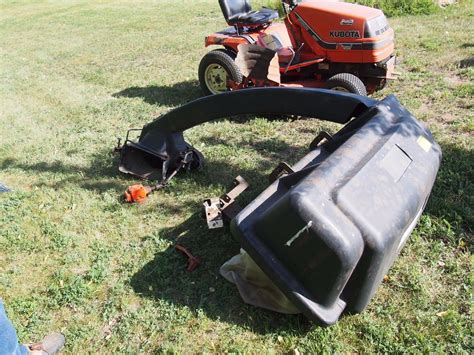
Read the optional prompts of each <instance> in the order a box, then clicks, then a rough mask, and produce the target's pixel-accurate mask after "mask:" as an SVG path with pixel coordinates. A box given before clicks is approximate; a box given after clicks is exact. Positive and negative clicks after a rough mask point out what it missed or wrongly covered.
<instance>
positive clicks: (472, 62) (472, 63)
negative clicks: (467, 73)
mask: <svg viewBox="0 0 474 355" xmlns="http://www.w3.org/2000/svg"><path fill="white" fill-rule="evenodd" d="M459 66H460V67H461V68H471V67H474V57H469V58H466V59H463V60H461V61H460V62H459Z"/></svg>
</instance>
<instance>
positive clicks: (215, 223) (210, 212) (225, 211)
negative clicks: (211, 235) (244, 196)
mask: <svg viewBox="0 0 474 355" xmlns="http://www.w3.org/2000/svg"><path fill="white" fill-rule="evenodd" d="M248 186H249V184H248V183H247V181H245V179H244V178H243V177H242V176H240V175H239V176H237V177H236V178H235V179H234V181H233V187H231V189H230V190H229V191H228V192H227V193H225V194H223V195H222V196H221V197H213V198H209V199H206V200H204V202H203V207H204V216H205V217H206V221H207V226H208V228H209V229H216V228H222V227H224V221H225V222H229V221H230V220H232V218H234V217H235V216H236V215H237V214H238V213H239V212H240V211H241V210H242V208H241V207H240V206H239V204H238V203H237V202H236V201H235V199H236V198H237V196H239V195H240V194H241V193H242V192H244V191H245V190H246V189H247V188H248Z"/></svg>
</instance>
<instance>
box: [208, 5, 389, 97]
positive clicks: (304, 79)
mask: <svg viewBox="0 0 474 355" xmlns="http://www.w3.org/2000/svg"><path fill="white" fill-rule="evenodd" d="M219 4H220V7H221V9H222V12H223V14H224V17H225V19H226V21H227V23H228V24H229V25H230V26H231V27H228V28H226V29H224V30H222V31H220V32H216V33H214V34H211V35H209V36H207V37H206V39H205V45H206V47H207V46H211V45H218V46H221V47H223V48H219V49H214V50H212V51H210V52H209V53H207V54H206V55H205V56H204V57H203V58H202V60H201V63H200V65H199V81H200V84H201V87H202V89H203V90H204V92H205V93H206V94H217V93H221V92H225V91H228V90H235V89H242V88H246V87H254V86H294V87H319V88H327V89H335V90H341V91H346V92H351V93H355V94H359V95H367V94H371V93H373V92H375V91H377V90H381V89H382V88H384V87H385V85H386V84H387V81H388V80H389V79H392V78H393V74H394V67H395V55H394V32H393V29H392V28H390V26H389V24H388V22H387V19H386V18H385V16H384V14H383V12H382V11H381V10H378V9H374V8H370V7H367V6H362V5H356V4H351V3H346V2H342V1H338V0H306V1H297V0H282V5H283V9H284V12H285V17H284V23H281V22H272V21H273V20H275V19H277V18H278V12H277V11H276V10H272V9H268V8H262V9H261V10H259V11H253V10H252V8H251V6H250V3H249V1H248V0H219ZM243 52H244V53H243ZM242 53H243V54H242ZM268 53H270V55H269V56H268ZM262 56H263V57H265V56H266V57H267V60H266V66H267V71H266V72H265V73H264V79H265V80H260V79H262V75H261V71H260V76H258V75H254V77H252V68H250V69H249V68H248V66H249V65H250V67H252V66H255V65H254V64H255V61H253V62H252V60H254V59H255V58H256V57H258V58H260V59H261V57H262ZM272 59H273V60H272ZM251 62H252V63H253V64H249V63H251ZM264 62H265V60H264ZM257 66H258V64H257ZM246 67H247V69H246ZM268 68H270V69H268ZM271 68H276V69H273V74H272V73H271V72H272V69H271ZM275 70H276V73H275ZM257 71H258V70H257ZM257 71H254V73H255V72H257ZM275 74H276V75H275ZM258 77H259V78H258Z"/></svg>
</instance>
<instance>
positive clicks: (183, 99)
mask: <svg viewBox="0 0 474 355" xmlns="http://www.w3.org/2000/svg"><path fill="white" fill-rule="evenodd" d="M202 95H203V93H202V91H201V89H200V87H199V82H198V81H197V80H190V81H183V82H181V83H176V84H174V85H172V86H156V85H151V86H145V87H136V86H134V87H130V88H127V89H124V90H122V91H120V92H117V93H115V94H113V95H112V96H113V97H129V98H134V97H139V98H142V99H143V101H145V102H146V103H148V104H150V105H163V106H178V105H181V104H184V103H187V102H190V101H192V100H195V99H197V98H198V97H201V96H202Z"/></svg>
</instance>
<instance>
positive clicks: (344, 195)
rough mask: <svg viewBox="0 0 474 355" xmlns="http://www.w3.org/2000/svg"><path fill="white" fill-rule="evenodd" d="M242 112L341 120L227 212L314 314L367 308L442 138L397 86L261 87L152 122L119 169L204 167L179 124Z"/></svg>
mask: <svg viewBox="0 0 474 355" xmlns="http://www.w3.org/2000/svg"><path fill="white" fill-rule="evenodd" d="M239 114H279V115H281V114H290V115H300V116H304V117H317V118H318V119H322V120H327V121H332V122H337V123H341V124H344V126H343V127H342V129H341V130H339V131H338V132H337V133H336V134H334V135H333V136H330V135H328V134H327V133H320V134H318V135H317V136H316V138H315V139H314V141H313V142H312V143H311V145H310V151H309V153H308V154H307V155H305V156H304V157H302V158H301V160H300V161H299V162H297V163H296V164H295V165H294V166H292V167H290V166H288V165H286V164H280V165H278V167H277V168H276V169H275V171H274V172H273V173H272V180H273V182H271V184H270V186H269V187H268V188H267V189H266V190H264V191H263V192H262V193H261V194H260V195H259V196H258V197H257V198H255V200H254V201H252V202H251V203H250V204H249V205H248V206H247V207H245V208H244V209H243V210H241V211H240V212H238V214H237V215H236V216H232V215H231V216H230V218H231V231H232V234H233V235H234V236H235V237H236V238H237V239H238V241H239V242H240V244H241V246H242V248H243V249H245V250H246V251H247V253H248V254H249V255H250V256H251V258H252V259H253V260H254V261H255V262H256V263H257V265H258V266H259V267H260V268H261V269H262V270H263V271H264V272H265V274H266V275H267V276H269V277H270V279H271V280H272V281H273V282H274V283H275V284H276V285H277V286H278V288H279V289H280V290H281V291H282V292H283V293H284V294H285V295H286V297H288V299H290V300H291V301H292V303H293V304H294V305H295V306H296V307H297V308H298V309H299V310H300V311H301V312H302V313H304V314H305V315H306V316H307V317H308V318H309V319H311V320H313V321H317V322H319V323H321V324H325V325H329V324H333V323H335V322H336V321H337V320H338V319H339V317H340V316H341V314H342V313H344V312H361V311H362V310H363V309H364V308H365V307H366V306H367V304H368V303H369V301H370V299H371V298H372V297H373V295H374V293H375V291H376V289H377V287H378V286H379V284H380V283H381V281H382V279H383V277H384V275H385V274H386V273H387V271H388V269H389V268H390V266H391V265H392V264H393V262H394V260H395V258H396V257H397V255H398V254H399V252H400V250H401V249H402V247H403V245H404V244H405V242H406V241H407V239H408V237H409V236H410V234H411V232H412V230H413V228H414V227H415V225H416V223H417V221H418V219H419V217H420V215H421V213H422V211H423V209H424V207H425V205H426V202H427V200H428V197H429V195H430V192H431V188H432V186H433V184H434V181H435V178H436V174H437V171H438V168H439V164H440V161H441V150H440V147H439V146H438V144H436V142H435V141H434V139H433V137H432V135H431V133H430V132H429V130H428V129H427V128H425V127H424V125H423V124H421V123H420V122H419V121H417V120H416V119H415V118H414V117H413V116H412V115H411V114H410V113H409V112H408V111H407V110H406V109H405V108H404V107H402V106H401V104H400V103H399V102H398V101H397V99H396V98H395V97H394V96H389V97H387V98H385V99H383V100H381V101H377V100H373V99H369V98H367V97H362V96H356V95H352V94H346V93H339V92H335V91H329V90H321V89H290V88H256V89H248V90H242V91H236V92H229V93H224V94H220V95H215V96H210V97H206V98H202V99H198V100H196V101H193V102H191V103H189V104H187V105H184V106H182V107H180V108H177V109H175V110H173V111H171V112H169V113H167V114H165V115H163V116H162V117H160V118H158V119H157V120H155V121H153V122H152V123H150V124H148V125H146V126H145V127H144V128H143V129H142V130H141V134H140V137H139V139H138V141H136V142H132V141H131V140H129V139H127V141H126V142H125V144H124V145H123V146H122V147H121V148H120V154H121V159H120V170H121V171H123V172H127V173H131V174H134V175H137V176H140V177H149V176H161V177H162V179H166V178H167V176H169V175H170V174H174V172H175V171H176V170H177V169H181V168H188V169H192V168H197V167H199V166H200V165H201V163H202V159H203V158H202V155H201V154H200V153H199V152H197V151H196V150H195V149H194V148H193V147H191V146H190V145H189V144H187V143H186V142H185V141H184V139H183V131H184V130H186V129H188V128H191V127H193V126H196V125H198V124H201V123H204V122H207V121H210V120H213V119H217V118H221V117H229V116H234V115H239ZM275 165H277V164H275ZM157 173H158V174H157ZM221 207H222V206H221ZM224 209H225V208H224ZM234 210H235V209H234ZM222 213H223V214H224V215H225V210H224V211H222Z"/></svg>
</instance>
